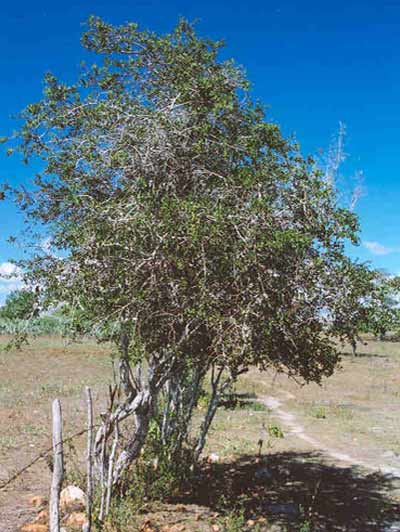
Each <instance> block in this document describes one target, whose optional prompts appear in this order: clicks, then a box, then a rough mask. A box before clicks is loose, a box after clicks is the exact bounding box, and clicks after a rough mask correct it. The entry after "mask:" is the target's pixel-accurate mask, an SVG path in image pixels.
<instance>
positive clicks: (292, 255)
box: [15, 17, 363, 477]
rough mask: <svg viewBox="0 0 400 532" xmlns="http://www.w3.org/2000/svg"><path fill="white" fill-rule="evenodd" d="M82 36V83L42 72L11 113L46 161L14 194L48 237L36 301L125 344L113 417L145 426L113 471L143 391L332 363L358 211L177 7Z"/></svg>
mask: <svg viewBox="0 0 400 532" xmlns="http://www.w3.org/2000/svg"><path fill="white" fill-rule="evenodd" d="M82 44H83V46H84V47H85V48H86V49H87V50H88V51H89V52H92V53H93V54H96V55H97V56H98V61H97V62H96V63H95V64H93V65H91V66H90V67H85V69H84V71H83V72H82V74H81V76H80V77H79V78H78V80H77V82H76V83H75V84H66V83H64V82H62V81H59V80H58V79H57V78H56V77H55V76H54V75H52V74H48V75H47V76H46V79H45V88H44V95H43V98H42V99H41V100H40V101H39V102H36V103H33V104H31V105H29V106H28V107H27V108H26V109H25V111H24V112H23V113H22V118H23V126H22V128H21V129H20V131H19V132H18V134H17V138H16V142H17V144H16V147H15V150H16V151H17V152H19V153H21V154H22V156H23V158H24V160H25V161H26V162H29V160H31V159H32V158H39V159H40V160H41V161H42V163H43V171H42V172H41V173H40V174H39V175H37V176H36V178H35V188H34V190H33V191H32V192H26V191H25V190H18V191H15V192H16V198H17V201H18V203H19V205H20V206H21V208H22V209H23V210H25V211H26V213H27V216H28V219H30V220H31V221H33V223H34V224H38V223H39V224H41V225H42V226H43V227H44V228H45V229H46V230H47V232H48V234H49V236H50V238H51V248H52V253H48V252H46V251H41V252H38V253H36V254H35V255H34V256H32V258H31V259H30V260H29V261H27V262H25V263H24V267H25V271H26V272H27V274H26V275H27V281H28V282H29V283H30V284H33V285H37V286H40V290H41V298H42V304H43V305H46V304H54V303H55V302H63V303H65V304H68V305H69V307H70V308H71V309H73V312H76V315H77V316H79V317H80V318H81V319H80V320H78V319H77V323H78V322H80V323H83V322H84V323H85V330H86V331H89V330H90V331H93V330H100V329H101V330H107V331H108V337H109V338H110V339H112V340H113V341H114V342H115V343H116V344H117V345H118V348H119V353H120V357H121V365H120V379H121V386H122V387H123V389H124V390H125V393H126V400H125V402H124V403H123V404H121V405H119V407H118V408H117V409H116V410H115V412H114V414H113V415H114V417H113V418H112V420H114V421H115V420H122V419H124V418H125V417H126V415H128V413H134V414H135V415H136V427H139V429H138V428H137V431H136V434H135V436H134V437H133V438H132V440H131V441H130V442H129V444H128V445H127V446H126V448H125V449H124V450H123V451H122V453H121V457H122V458H121V463H119V465H118V464H117V466H116V470H117V473H120V469H119V466H120V465H121V468H122V467H123V466H125V465H126V464H127V463H128V462H129V461H130V460H131V459H133V458H134V457H135V456H137V449H138V448H140V446H141V445H142V443H143V441H144V438H145V434H146V430H147V429H146V427H147V424H146V423H147V422H146V423H144V422H143V419H144V418H143V419H141V418H140V416H144V417H145V415H147V414H148V412H150V411H151V408H150V403H151V401H154V399H151V400H149V399H148V397H149V396H151V397H153V398H154V397H155V396H157V394H158V393H161V392H162V390H164V391H165V390H167V391H165V393H167V394H168V393H169V394H171V393H172V392H171V390H172V389H174V386H175V389H176V390H177V389H178V388H179V386H181V385H182V386H183V384H185V383H186V384H187V386H189V384H190V386H192V388H190V387H189V388H190V389H191V390H193V389H196V390H198V387H197V388H193V382H197V383H198V382H201V381H202V379H204V378H205V376H206V375H207V372H208V370H209V369H211V370H212V371H213V372H214V373H213V375H214V376H213V377H212V378H213V379H214V381H213V382H214V384H215V383H216V390H217V389H221V390H222V388H223V382H224V383H227V382H228V381H229V379H231V380H232V379H235V378H236V376H237V375H238V374H240V373H241V372H243V371H246V369H247V368H248V367H249V366H250V365H256V366H258V367H259V368H260V369H266V368H268V367H272V368H275V369H277V370H279V371H286V372H287V373H289V374H290V375H297V376H300V377H301V378H303V379H305V380H306V381H316V382H319V381H320V380H321V378H322V377H323V376H328V375H330V374H331V373H332V372H333V370H334V368H335V365H336V363H337V361H338V352H337V349H336V346H335V342H334V340H335V339H336V338H337V337H338V336H340V334H341V331H340V330H339V329H340V327H338V323H339V320H338V318H339V317H340V320H341V321H340V322H341V323H344V321H345V319H346V301H347V300H348V298H353V301H354V305H355V306H357V303H356V302H357V301H359V299H360V297H362V295H363V289H360V285H359V283H358V282H357V280H356V279H357V275H356V274H355V270H357V268H358V267H359V266H358V265H355V264H353V263H352V261H351V260H350V259H349V258H348V257H347V256H346V255H345V243H346V242H347V241H350V242H353V243H356V242H357V230H358V222H357V219H356V216H355V215H354V214H353V213H352V212H350V211H349V210H346V209H344V208H342V207H341V206H340V205H339V202H338V200H337V196H336V192H335V190H334V188H333V186H332V184H331V183H329V182H328V181H327V180H326V179H324V178H323V173H322V172H321V171H320V170H319V169H318V167H317V165H316V163H315V161H314V160H313V159H312V158H308V157H303V156H302V154H301V153H300V151H299V148H298V146H297V144H296V143H295V142H294V141H292V140H291V139H287V138H284V136H283V135H282V133H281V131H280V129H279V127H278V126H277V125H276V124H275V123H273V122H272V121H271V120H268V118H267V117H266V114H265V111H264V109H263V107H262V106H261V105H260V104H258V103H254V102H253V101H252V99H251V95H250V89H249V83H248V81H247V80H246V78H245V75H244V73H243V71H242V69H241V68H239V67H237V66H236V65H235V64H234V62H233V61H220V60H219V58H218V53H219V50H220V48H221V47H222V43H221V42H214V41H211V40H208V39H204V38H202V37H200V36H198V35H197V34H196V32H195V29H194V27H193V26H192V25H191V24H189V23H188V22H187V21H185V20H180V21H179V22H178V24H177V26H176V28H175V29H174V30H173V31H172V33H170V34H166V35H157V34H154V33H152V32H150V31H142V30H140V29H139V28H138V26H137V24H134V23H130V24H126V25H123V26H112V25H110V24H107V23H106V22H104V21H103V20H101V19H99V18H96V17H91V18H90V19H89V21H88V29H87V31H86V32H85V33H84V35H83V37H82ZM341 287H345V288H346V289H345V290H344V289H341ZM352 309H353V310H354V306H353V307H352ZM333 324H336V325H335V326H333ZM143 361H145V362H146V364H147V366H148V367H149V374H148V377H147V381H146V379H145V378H144V377H143V374H142V373H141V372H140V371H139V370H140V367H141V363H142V362H143ZM132 367H136V370H135V371H133V370H132ZM222 374H224V375H225V374H227V375H229V378H226V379H225V380H224V379H222V377H221V375H222ZM216 375H217V376H218V378H217V377H216ZM189 376H190V378H189ZM220 378H221V380H218V379H220ZM174 383H175V384H174ZM176 383H178V384H176ZM188 383H189V384H188ZM186 384H185V385H186ZM178 385H179V386H178ZM218 386H220V388H218ZM177 387H178V388H177ZM179 389H180V388H179ZM193 393H194V394H195V395H196V393H197V391H196V392H193ZM216 393H217V392H216ZM146 394H147V395H146ZM169 397H170V399H171V397H172V395H170V396H169ZM173 397H175V398H176V397H177V396H176V394H175V395H174V396H173ZM195 399H196V398H194V399H193V401H194V402H195ZM214 399H215V398H214ZM214 399H212V401H214V403H215V404H214V403H213V405H212V408H211V409H210V411H209V417H208V418H207V416H206V420H205V425H204V427H206V428H207V423H208V425H209V422H211V420H212V416H213V412H214V410H215V408H214V407H215V406H216V400H214ZM146 401H147V402H146ZM149 401H150V402H149ZM171 401H172V399H171ZM189 403H190V401H189ZM152 404H153V403H152ZM165 404H169V403H168V400H167V401H166V403H165ZM175 406H176V405H175ZM192 407H193V405H192V404H191V403H190V407H188V408H189V410H188V412H189V417H190V415H191V411H192V410H190V408H192ZM213 409H214V410H213ZM164 414H165V412H164ZM165 415H167V414H165ZM207 415H208V414H207ZM140 419H141V420H140ZM107 434H108V433H107V430H106V429H103V433H102V434H100V435H99V439H98V442H100V441H101V440H102V438H103V439H104V438H106V437H107ZM117 476H118V475H117V474H116V477H117Z"/></svg>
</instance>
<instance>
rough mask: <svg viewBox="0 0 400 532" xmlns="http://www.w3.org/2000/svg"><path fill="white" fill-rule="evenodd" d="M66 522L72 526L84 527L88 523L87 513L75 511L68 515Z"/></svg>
mask: <svg viewBox="0 0 400 532" xmlns="http://www.w3.org/2000/svg"><path fill="white" fill-rule="evenodd" d="M65 524H66V525H68V526H71V527H75V528H80V529H82V527H83V526H85V525H86V524H87V518H86V514H84V513H83V512H73V513H72V514H70V515H69V516H68V518H67V519H66V521H65Z"/></svg>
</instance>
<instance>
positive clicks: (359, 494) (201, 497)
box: [186, 452, 400, 532]
mask: <svg viewBox="0 0 400 532" xmlns="http://www.w3.org/2000/svg"><path fill="white" fill-rule="evenodd" d="M396 484H397V486H396ZM192 487H193V491H192V496H191V500H192V501H193V502H194V503H196V504H201V505H203V506H207V507H209V508H211V509H213V510H220V509H221V506H222V507H223V506H225V507H226V508H229V509H233V508H236V509H244V511H245V514H246V517H247V518H248V519H251V518H257V517H260V516H263V517H265V518H267V521H268V523H279V524H281V525H282V526H286V530H289V531H295V530H299V529H300V527H301V525H302V524H303V526H304V523H305V521H309V523H312V528H310V530H314V531H323V532H325V531H326V532H334V531H346V532H353V531H354V532H355V531H365V532H369V531H385V530H393V531H394V530H400V504H399V503H398V502H397V501H395V500H394V499H391V498H390V496H389V494H390V492H391V491H392V490H393V489H395V487H397V488H398V487H400V484H399V480H398V479H394V478H393V477H390V476H387V475H384V474H381V473H373V474H366V473H365V471H362V470H361V469H360V468H358V467H347V468H342V467H339V466H332V465H330V464H329V465H328V464H326V463H324V457H323V456H322V455H321V454H320V453H317V452H305V453H300V452H282V453H274V454H271V455H265V456H263V457H261V458H260V457H257V456H243V457H241V458H240V459H238V460H236V461H233V462H230V463H217V464H205V465H204V467H203V469H202V472H201V475H200V477H199V479H198V482H196V483H195V485H193V486H192ZM186 500H187V499H186ZM397 525H398V527H397ZM391 527H392V528H391ZM283 529H285V528H283Z"/></svg>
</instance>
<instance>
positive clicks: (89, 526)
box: [85, 386, 93, 532]
mask: <svg viewBox="0 0 400 532" xmlns="http://www.w3.org/2000/svg"><path fill="white" fill-rule="evenodd" d="M86 399H87V415H88V420H87V422H88V433H87V484H86V491H87V494H86V495H87V497H86V501H87V502H86V513H87V525H86V526H85V532H91V530H92V505H93V401H92V394H91V391H90V388H89V386H87V387H86Z"/></svg>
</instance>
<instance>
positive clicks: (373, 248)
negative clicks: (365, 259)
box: [363, 241, 400, 255]
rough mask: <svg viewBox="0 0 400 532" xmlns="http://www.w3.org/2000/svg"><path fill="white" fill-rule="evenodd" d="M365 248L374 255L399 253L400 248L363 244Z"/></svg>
mask: <svg viewBox="0 0 400 532" xmlns="http://www.w3.org/2000/svg"><path fill="white" fill-rule="evenodd" d="M363 245H364V247H365V248H367V249H368V251H370V252H371V253H372V254H373V255H389V254H390V253H398V252H399V251H400V248H391V247H388V246H384V245H383V244H380V243H379V242H367V241H365V242H363Z"/></svg>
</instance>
